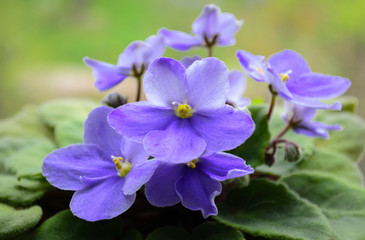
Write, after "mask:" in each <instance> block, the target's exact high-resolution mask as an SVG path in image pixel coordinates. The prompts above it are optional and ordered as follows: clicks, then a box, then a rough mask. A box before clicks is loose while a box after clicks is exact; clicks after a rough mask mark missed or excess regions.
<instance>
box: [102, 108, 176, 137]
mask: <svg viewBox="0 0 365 240" xmlns="http://www.w3.org/2000/svg"><path fill="white" fill-rule="evenodd" d="M175 117H176V115H175V112H174V111H173V110H172V109H170V108H164V107H156V106H155V105H152V104H150V103H149V102H135V103H128V104H125V105H123V106H121V107H118V108H117V109H115V110H114V111H112V112H111V113H110V114H109V116H108V122H109V124H110V126H111V127H112V128H114V129H115V130H116V131H117V132H118V133H120V134H121V135H122V136H124V137H126V138H129V139H131V140H133V141H136V142H142V140H143V138H144V136H145V135H146V134H147V133H149V132H150V131H152V130H162V129H165V128H166V127H167V126H168V125H169V123H170V122H171V121H172V119H174V118H175Z"/></svg>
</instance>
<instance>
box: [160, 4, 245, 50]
mask: <svg viewBox="0 0 365 240" xmlns="http://www.w3.org/2000/svg"><path fill="white" fill-rule="evenodd" d="M242 24H243V21H242V20H240V21H238V20H237V19H236V17H235V16H234V15H233V14H231V13H222V12H221V9H220V8H219V7H218V6H216V5H214V4H209V5H206V6H205V7H204V9H203V11H202V13H201V14H200V16H199V17H198V18H197V19H196V20H195V21H194V23H193V25H192V33H193V34H194V35H195V36H192V35H190V34H187V33H184V32H180V31H173V30H168V29H166V28H162V29H161V30H160V31H159V33H158V34H159V35H161V36H163V38H164V39H165V43H166V45H168V46H170V47H172V48H174V49H177V50H182V51H185V50H188V49H189V48H191V47H208V48H210V47H212V46H213V45H220V46H230V45H234V44H235V43H236V40H235V38H234V35H235V34H236V32H237V31H238V30H239V29H240V27H241V26H242Z"/></svg>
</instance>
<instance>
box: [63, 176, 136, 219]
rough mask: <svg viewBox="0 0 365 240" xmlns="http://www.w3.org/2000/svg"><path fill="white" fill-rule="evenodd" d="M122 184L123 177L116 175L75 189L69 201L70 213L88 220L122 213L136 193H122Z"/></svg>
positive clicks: (108, 217)
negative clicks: (95, 183)
mask: <svg viewBox="0 0 365 240" xmlns="http://www.w3.org/2000/svg"><path fill="white" fill-rule="evenodd" d="M123 184H124V179H123V178H121V177H118V176H117V177H114V178H110V179H108V180H105V181H102V182H100V183H99V184H97V185H93V186H90V187H87V188H84V189H81V190H79V191H77V192H76V193H75V194H74V195H73V197H72V199H71V203H70V208H71V211H72V213H73V214H74V215H76V216H77V217H79V218H82V219H85V220H87V221H90V222H93V221H98V220H103V219H111V218H114V217H116V216H118V215H120V214H122V213H123V212H125V211H127V210H128V209H129V208H130V206H131V205H132V204H133V203H134V200H135V198H136V194H132V195H124V194H123V193H122V191H121V189H122V187H123Z"/></svg>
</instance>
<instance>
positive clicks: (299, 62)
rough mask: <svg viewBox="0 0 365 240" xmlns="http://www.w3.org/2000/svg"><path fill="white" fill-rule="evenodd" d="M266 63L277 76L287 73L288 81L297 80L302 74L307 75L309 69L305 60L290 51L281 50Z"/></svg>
mask: <svg viewBox="0 0 365 240" xmlns="http://www.w3.org/2000/svg"><path fill="white" fill-rule="evenodd" d="M267 62H268V63H269V64H270V66H271V67H272V68H273V69H274V71H275V72H276V73H277V74H281V73H287V72H288V71H291V72H290V73H289V79H299V77H300V76H301V75H302V74H305V73H309V72H310V71H311V70H310V67H309V65H308V63H307V62H306V61H305V59H304V58H303V57H302V56H301V55H300V54H299V53H296V52H294V51H292V50H283V51H281V52H278V53H276V54H274V55H272V56H271V57H270V58H269V59H268V60H267Z"/></svg>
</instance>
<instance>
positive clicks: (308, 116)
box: [283, 101, 342, 138]
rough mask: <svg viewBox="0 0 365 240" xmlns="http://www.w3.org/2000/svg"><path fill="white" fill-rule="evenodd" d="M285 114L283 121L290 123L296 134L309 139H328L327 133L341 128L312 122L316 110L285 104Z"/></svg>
mask: <svg viewBox="0 0 365 240" xmlns="http://www.w3.org/2000/svg"><path fill="white" fill-rule="evenodd" d="M285 109H286V112H285V114H284V115H283V119H284V121H286V122H289V121H290V122H291V123H292V128H293V130H294V131H295V132H296V133H298V134H304V135H307V136H309V137H320V138H329V137H330V135H329V133H328V131H341V130H342V128H341V127H340V126H339V125H338V124H336V125H327V124H324V123H321V122H314V121H312V120H313V118H314V116H315V115H316V111H317V109H316V108H311V107H305V106H302V105H297V104H293V103H290V102H287V101H286V102H285Z"/></svg>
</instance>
